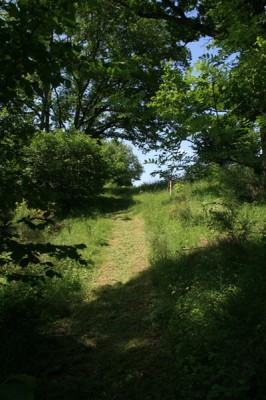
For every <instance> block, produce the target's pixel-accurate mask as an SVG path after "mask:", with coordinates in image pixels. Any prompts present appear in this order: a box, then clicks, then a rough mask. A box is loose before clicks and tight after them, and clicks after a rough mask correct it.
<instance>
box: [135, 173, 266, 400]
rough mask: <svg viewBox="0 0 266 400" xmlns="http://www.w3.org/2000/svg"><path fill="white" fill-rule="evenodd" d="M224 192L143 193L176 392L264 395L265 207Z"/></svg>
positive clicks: (158, 325) (184, 188)
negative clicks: (240, 200) (242, 200)
mask: <svg viewBox="0 0 266 400" xmlns="http://www.w3.org/2000/svg"><path fill="white" fill-rule="evenodd" d="M222 189H223V188H222V186H221V185H219V183H218V182H216V181H215V180H210V179H209V180H205V181H200V182H194V183H180V184H177V186H176V187H175V189H174V193H173V195H172V196H169V194H168V193H167V192H166V191H164V192H158V193H155V192H153V193H148V192H146V193H142V194H141V195H140V197H141V201H142V213H143V215H144V218H145V220H146V230H147V236H148V238H149V243H150V259H151V265H152V270H151V271H152V276H153V282H154V285H155V287H157V290H158V293H159V295H158V298H157V299H156V301H155V304H154V309H153V312H152V313H151V314H150V322H151V324H152V326H154V327H155V329H157V330H158V331H160V332H163V331H164V332H165V338H166V339H165V340H166V344H165V346H166V348H167V349H168V354H169V355H170V354H171V356H169V360H170V359H171V360H172V361H171V362H172V364H171V365H172V367H171V371H169V380H170V383H169V382H168V383H169V384H171V383H172V387H173V388H174V389H173V391H174V395H173V398H176V399H177V398H178V399H219V400H224V399H237V400H240V399H241V400H243V399H244V400H250V399H257V400H259V399H265V398H266V395H265V393H266V390H265V389H266V384H265V379H264V378H265V376H266V364H265V359H266V307H265V306H266V301H265V293H266V270H265V255H266V245H265V222H266V221H265V205H264V204H262V203H252V204H251V203H239V201H238V199H237V198H236V196H234V194H233V193H230V195H228V192H226V193H225V192H223V190H222ZM169 362H170V361H169Z"/></svg>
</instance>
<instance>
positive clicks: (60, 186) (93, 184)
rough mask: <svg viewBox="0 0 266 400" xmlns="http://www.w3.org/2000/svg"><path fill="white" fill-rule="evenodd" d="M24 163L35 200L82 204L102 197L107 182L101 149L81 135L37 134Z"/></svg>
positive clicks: (25, 151) (58, 131) (58, 132)
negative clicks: (78, 201)
mask: <svg viewBox="0 0 266 400" xmlns="http://www.w3.org/2000/svg"><path fill="white" fill-rule="evenodd" d="M24 162H25V178H26V181H27V183H28V184H29V185H30V188H31V192H32V191H33V196H36V193H38V194H40V196H41V197H42V198H45V199H47V200H49V201H57V202H59V203H60V202H63V203H64V202H67V203H71V204H72V203H74V202H75V201H77V200H83V199H85V198H87V197H88V196H91V195H95V194H98V193H100V191H101V189H102V188H103V185H104V183H105V179H106V169H107V166H106V162H105V161H104V159H103V156H102V153H101V146H100V145H99V144H98V143H97V142H96V140H94V139H91V138H89V137H87V136H86V135H84V134H83V133H80V132H62V131H60V130H57V131H55V132H53V133H46V132H38V133H37V134H36V135H35V137H34V138H33V140H32V141H31V144H30V146H29V147H27V148H25V150H24ZM32 189H33V190H32ZM34 189H35V190H34Z"/></svg>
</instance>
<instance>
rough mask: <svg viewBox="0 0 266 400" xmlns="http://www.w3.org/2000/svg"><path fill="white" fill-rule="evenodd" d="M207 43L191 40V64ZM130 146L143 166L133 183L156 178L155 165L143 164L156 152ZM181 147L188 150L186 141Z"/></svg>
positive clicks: (206, 41) (205, 41) (139, 183)
mask: <svg viewBox="0 0 266 400" xmlns="http://www.w3.org/2000/svg"><path fill="white" fill-rule="evenodd" d="M208 44H210V39H209V38H203V39H201V40H199V41H197V42H191V43H190V44H189V45H188V48H189V49H190V51H191V54H192V60H191V65H193V64H194V63H195V62H196V61H197V60H198V59H199V57H200V56H201V55H202V54H204V53H207V52H208V50H207V46H208ZM131 146H132V145H131ZM132 147H133V152H134V154H136V156H137V157H138V159H139V161H140V162H141V163H142V164H143V167H144V173H143V175H142V177H141V180H140V181H136V182H135V183H134V184H135V185H137V186H138V185H141V184H142V183H151V182H154V181H156V180H158V177H157V178H156V177H152V176H151V175H150V174H151V172H153V171H154V170H155V169H156V166H154V165H152V164H144V162H145V160H147V159H148V158H153V157H154V156H155V155H156V152H155V151H150V152H149V153H147V154H143V153H142V152H141V151H140V150H139V149H138V148H137V147H134V146H132ZM182 149H183V150H185V151H189V147H188V145H187V144H186V143H184V145H182Z"/></svg>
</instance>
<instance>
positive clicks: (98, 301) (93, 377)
mask: <svg viewBox="0 0 266 400" xmlns="http://www.w3.org/2000/svg"><path fill="white" fill-rule="evenodd" d="M110 217H111V218H112V219H113V223H114V229H113V232H112V236H111V238H110V240H109V242H108V243H106V245H105V246H104V248H103V263H102V265H101V266H100V267H99V269H98V270H95V272H94V273H93V276H92V281H91V283H90V286H89V288H88V292H87V294H86V298H85V301H84V302H83V304H82V306H79V307H78V309H77V310H76V313H75V315H74V317H72V321H71V327H69V339H70V337H71V340H69V342H68V343H65V345H64V346H63V347H62V351H64V348H67V349H68V350H70V351H69V353H68V354H66V355H65V357H64V358H65V359H64V367H63V370H64V374H63V375H64V376H60V374H59V376H58V377H56V378H55V381H54V383H55V390H57V391H58V393H55V396H54V398H55V399H57V398H59V397H60V393H62V392H63V393H64V397H63V398H64V399H73V398H77V399H84V400H85V399H88V398H89V399H90V400H105V399H106V400H120V399H121V400H122V399H123V400H124V399H129V400H133V399H135V400H139V399H141V400H144V399H156V398H157V397H156V396H155V394H156V392H157V389H156V387H158V378H159V382H160V377H159V376H158V375H159V374H161V371H162V369H163V368H162V362H163V358H164V357H165V354H163V356H162V357H161V356H160V354H159V353H160V351H158V349H159V338H158V337H157V334H155V333H154V330H153V329H152V326H151V323H150V321H149V316H150V313H151V311H152V307H153V303H154V299H155V298H156V292H155V290H154V287H153V285H152V279H151V275H150V271H149V263H148V255H147V247H146V243H145V232H144V221H143V220H142V218H141V217H140V216H136V215H133V216H131V214H130V213H116V214H112V215H110ZM73 338H75V339H74V341H73ZM59 343H60V346H62V340H61V341H60V342H59V341H58V344H59ZM56 351H57V353H58V352H59V353H60V349H58V348H57V350H56ZM159 384H160V383H159ZM153 385H154V387H153ZM61 396H62V394H61Z"/></svg>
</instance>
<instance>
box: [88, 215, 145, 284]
mask: <svg viewBox="0 0 266 400" xmlns="http://www.w3.org/2000/svg"><path fill="white" fill-rule="evenodd" d="M148 266H149V264H148V255H147V247H146V238H145V232H144V221H143V219H141V218H140V217H139V216H133V217H129V216H128V215H127V214H116V215H115V221H114V230H113V234H112V238H111V239H110V241H109V243H108V245H107V246H106V251H105V254H104V262H103V264H102V266H101V267H100V268H99V269H98V270H97V271H96V274H95V276H94V277H93V286H95V288H97V287H100V286H104V285H113V284H117V283H122V284H125V283H126V282H128V281H129V280H130V279H132V278H134V277H136V275H137V274H138V273H141V272H143V271H145V270H146V269H147V268H148Z"/></svg>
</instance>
